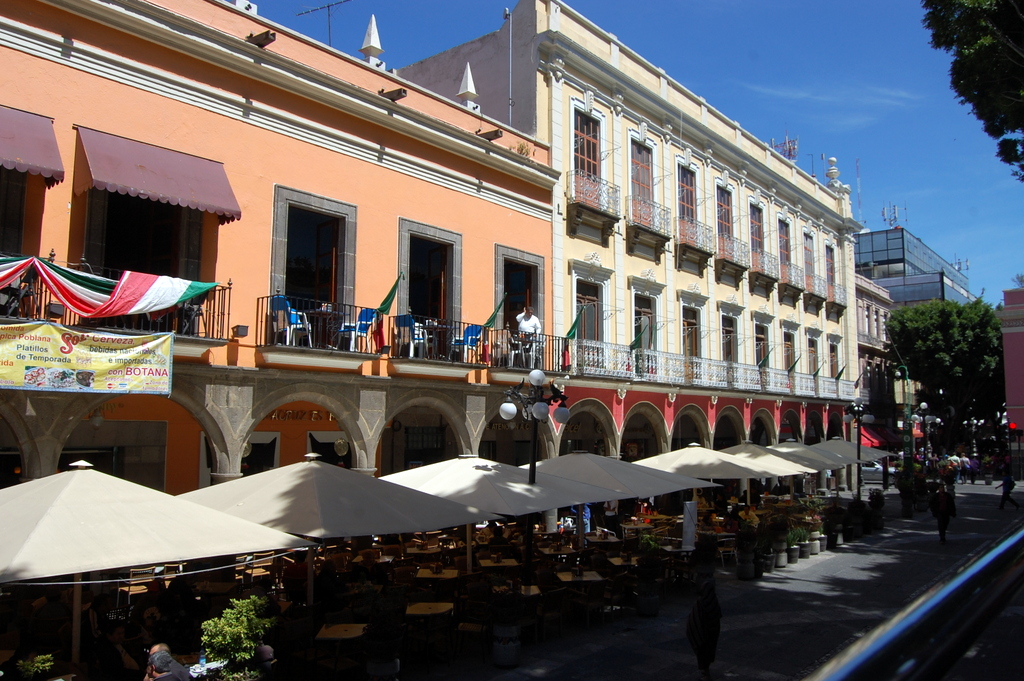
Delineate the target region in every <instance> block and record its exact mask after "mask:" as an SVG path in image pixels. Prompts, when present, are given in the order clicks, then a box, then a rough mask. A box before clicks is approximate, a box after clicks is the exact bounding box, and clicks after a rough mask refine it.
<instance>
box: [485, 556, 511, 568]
mask: <svg viewBox="0 0 1024 681" xmlns="http://www.w3.org/2000/svg"><path fill="white" fill-rule="evenodd" d="M477 564H479V565H480V567H482V568H503V567H516V566H517V565H519V561H517V560H516V559H515V558H502V559H501V560H500V561H496V560H493V559H490V558H482V559H480V560H478V561H477Z"/></svg>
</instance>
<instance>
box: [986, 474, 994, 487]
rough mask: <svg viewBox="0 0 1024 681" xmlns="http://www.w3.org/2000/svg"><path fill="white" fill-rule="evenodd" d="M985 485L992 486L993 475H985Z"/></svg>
mask: <svg viewBox="0 0 1024 681" xmlns="http://www.w3.org/2000/svg"><path fill="white" fill-rule="evenodd" d="M985 484H986V485H991V484H992V474H991V473H985Z"/></svg>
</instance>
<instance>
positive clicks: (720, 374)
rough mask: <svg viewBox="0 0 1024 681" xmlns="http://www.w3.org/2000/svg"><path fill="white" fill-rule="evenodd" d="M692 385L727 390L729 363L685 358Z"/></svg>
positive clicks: (699, 358)
mask: <svg viewBox="0 0 1024 681" xmlns="http://www.w3.org/2000/svg"><path fill="white" fill-rule="evenodd" d="M686 360H687V364H688V365H689V372H690V377H691V381H692V383H691V384H692V385H694V386H698V387H702V388H728V387H729V362H723V361H722V360H719V359H706V358H704V357H687V358H686Z"/></svg>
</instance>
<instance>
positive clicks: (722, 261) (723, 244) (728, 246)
mask: <svg viewBox="0 0 1024 681" xmlns="http://www.w3.org/2000/svg"><path fill="white" fill-rule="evenodd" d="M749 268H750V246H749V245H748V244H747V242H745V241H740V240H739V239H737V238H736V237H734V236H730V235H728V234H719V235H718V250H717V252H716V253H715V277H716V279H717V280H718V281H722V280H723V278H726V277H732V278H733V279H734V283H736V284H737V285H738V282H739V280H740V277H742V276H743V273H744V272H746V271H747V270H748V269H749Z"/></svg>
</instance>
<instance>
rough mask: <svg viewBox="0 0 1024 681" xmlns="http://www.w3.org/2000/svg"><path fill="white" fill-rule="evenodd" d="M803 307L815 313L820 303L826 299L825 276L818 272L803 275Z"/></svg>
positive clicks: (826, 286)
mask: <svg viewBox="0 0 1024 681" xmlns="http://www.w3.org/2000/svg"><path fill="white" fill-rule="evenodd" d="M804 279H805V281H806V283H805V285H804V307H805V308H806V309H807V311H808V312H813V313H817V310H818V309H819V308H820V307H821V305H822V304H823V303H824V302H825V301H827V300H828V285H827V284H826V283H825V277H823V276H821V275H819V274H808V275H807V276H805V277H804Z"/></svg>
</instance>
